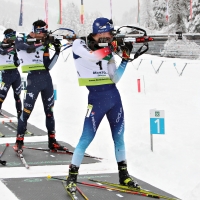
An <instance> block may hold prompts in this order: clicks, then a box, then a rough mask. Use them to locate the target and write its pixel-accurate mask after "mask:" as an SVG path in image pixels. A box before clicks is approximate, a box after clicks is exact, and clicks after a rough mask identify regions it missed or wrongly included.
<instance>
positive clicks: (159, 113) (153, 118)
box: [150, 110, 165, 134]
mask: <svg viewBox="0 0 200 200" xmlns="http://www.w3.org/2000/svg"><path fill="white" fill-rule="evenodd" d="M150 133H151V134H165V120H164V111H163V110H151V111H150Z"/></svg>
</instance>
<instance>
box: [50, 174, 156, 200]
mask: <svg viewBox="0 0 200 200" xmlns="http://www.w3.org/2000/svg"><path fill="white" fill-rule="evenodd" d="M47 178H48V179H51V178H52V179H57V180H62V181H63V180H65V179H62V178H57V177H54V176H50V175H48V176H47ZM65 181H66V180H65ZM76 183H78V184H81V185H86V186H89V187H96V188H100V189H107V190H114V191H118V192H124V193H128V194H134V195H140V196H145V197H152V198H155V199H160V197H159V196H157V195H150V194H144V193H141V192H134V191H129V190H123V189H118V188H110V187H107V186H103V185H95V184H92V183H86V182H79V181H76Z"/></svg>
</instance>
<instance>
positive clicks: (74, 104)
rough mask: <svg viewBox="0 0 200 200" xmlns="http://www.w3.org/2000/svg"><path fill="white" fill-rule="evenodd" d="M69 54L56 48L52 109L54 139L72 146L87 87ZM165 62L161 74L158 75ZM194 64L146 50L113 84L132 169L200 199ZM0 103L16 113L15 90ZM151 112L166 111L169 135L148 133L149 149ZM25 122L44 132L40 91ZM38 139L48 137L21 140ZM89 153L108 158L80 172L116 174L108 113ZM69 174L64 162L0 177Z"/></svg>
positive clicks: (199, 95) (199, 98) (198, 86)
mask: <svg viewBox="0 0 200 200" xmlns="http://www.w3.org/2000/svg"><path fill="white" fill-rule="evenodd" d="M70 52H71V49H69V50H66V51H65V52H64V53H61V55H60V57H59V60H58V62H57V63H56V65H55V67H54V68H53V69H52V71H51V75H52V78H53V82H54V84H56V85H57V93H58V95H57V97H58V100H57V101H56V103H55V107H54V113H55V120H56V131H57V139H58V140H62V141H65V142H68V143H70V144H71V145H72V146H76V144H77V142H78V140H79V137H80V135H81V132H82V126H83V121H84V116H85V113H86V108H87V94H88V91H87V89H86V88H85V87H79V86H78V81H77V75H76V70H75V67H74V63H73V58H72V54H70V56H69V58H68V60H67V61H66V62H64V60H65V59H66V57H67V55H68V54H69V53H70ZM141 59H142V62H141ZM116 60H117V63H119V62H120V59H119V58H118V57H116ZM162 61H163V64H162V66H161V68H160V70H159V73H157V74H156V73H155V71H156V69H157V68H158V67H159V66H160V63H161V62H162ZM140 62H141V63H140ZM139 63H140V65H139ZM174 63H175V64H174ZM185 63H188V64H187V67H186V68H185V70H184V71H183V74H182V76H179V74H178V72H179V73H181V71H182V68H183V67H184V66H185ZM199 66H200V61H194V60H192V61H191V60H184V59H175V58H174V59H170V58H161V57H157V56H150V55H143V56H141V57H139V58H138V59H137V60H135V61H134V62H132V63H129V64H128V66H127V69H126V71H125V74H124V75H123V77H122V79H121V80H120V82H119V83H118V89H119V91H120V93H121V98H122V102H123V106H124V110H125V125H126V128H125V141H126V151H127V161H128V169H129V173H130V174H132V175H134V176H135V177H137V178H139V179H141V180H143V181H146V182H148V183H150V184H152V185H154V186H156V187H158V188H160V189H162V190H164V191H166V192H168V193H171V194H173V195H175V196H177V197H179V198H180V199H183V200H199V196H200V170H199V169H200V156H199V155H200V133H199V130H200V123H199V122H200V81H199V80H200V79H199V77H200V68H199ZM153 67H154V68H153ZM177 70H178V71H177ZM23 76H24V75H23ZM137 79H141V84H142V85H141V86H142V87H141V89H142V91H141V93H138V90H137ZM2 108H3V109H5V110H6V111H8V112H10V113H12V114H15V106H14V99H13V97H12V91H9V94H8V97H7V98H6V100H5V102H4V104H3V107H2ZM150 109H158V110H164V111H165V132H166V133H165V135H153V152H152V151H151V145H150V122H149V121H150V116H149V111H150ZM29 123H31V124H34V125H35V126H37V127H39V128H41V129H43V130H45V131H46V128H45V116H44V112H43V106H42V101H41V98H40V96H39V97H38V100H37V102H36V105H35V108H34V111H33V113H32V115H31V117H30V119H29ZM41 140H44V141H47V136H40V137H36V136H35V137H31V138H26V139H25V143H26V142H29V141H41ZM7 142H10V143H11V142H13V143H14V142H15V138H3V139H0V143H7ZM87 153H89V154H92V155H95V156H99V157H103V158H106V159H105V160H104V161H103V163H101V164H89V165H81V168H80V173H81V174H84V173H98V172H102V173H105V172H117V165H116V161H115V157H114V147H113V141H112V138H111V133H110V129H109V124H108V122H107V120H106V118H105V119H104V120H103V121H102V123H101V125H100V127H99V129H98V131H97V135H96V137H95V139H94V140H93V142H92V143H91V145H90V146H89V148H88V149H87ZM16 170H18V173H16ZM67 173H68V166H65V165H62V166H55V167H54V166H45V167H44V166H43V167H40V166H38V167H31V169H30V170H26V169H25V168H15V170H13V169H9V168H6V167H5V168H1V170H0V178H8V177H20V176H22V175H23V176H24V177H37V176H46V175H48V174H51V175H67ZM3 194H4V196H5V199H6V197H7V199H10V197H11V195H13V194H11V193H10V192H9V191H8V189H7V188H6V187H5V186H4V187H3V186H2V187H1V196H3ZM12 199H13V200H14V199H15V198H14V197H12ZM16 199H17V198H16Z"/></svg>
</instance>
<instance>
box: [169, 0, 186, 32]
mask: <svg viewBox="0 0 200 200" xmlns="http://www.w3.org/2000/svg"><path fill="white" fill-rule="evenodd" d="M187 21H188V1H187V0H173V1H169V24H170V32H172V33H174V32H176V31H177V30H179V31H182V32H184V33H185V32H187Z"/></svg>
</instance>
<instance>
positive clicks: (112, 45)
mask: <svg viewBox="0 0 200 200" xmlns="http://www.w3.org/2000/svg"><path fill="white" fill-rule="evenodd" d="M109 46H110V49H111V51H112V52H119V51H120V49H119V46H118V44H117V40H113V41H112V42H111V43H110V45H109Z"/></svg>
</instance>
